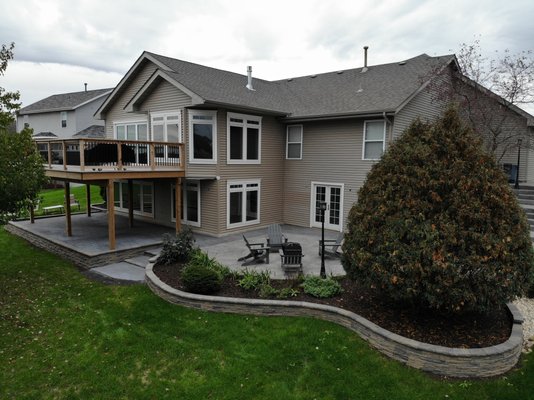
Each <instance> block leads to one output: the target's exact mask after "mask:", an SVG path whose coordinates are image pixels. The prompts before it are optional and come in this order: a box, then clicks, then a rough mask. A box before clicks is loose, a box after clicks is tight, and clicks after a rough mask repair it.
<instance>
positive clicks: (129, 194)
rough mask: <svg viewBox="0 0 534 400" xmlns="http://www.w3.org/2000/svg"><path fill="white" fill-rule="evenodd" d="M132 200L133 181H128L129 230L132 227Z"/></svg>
mask: <svg viewBox="0 0 534 400" xmlns="http://www.w3.org/2000/svg"><path fill="white" fill-rule="evenodd" d="M133 200H134V196H133V181H132V180H131V179H128V224H129V226H130V228H133V225H134V212H133V211H134V210H133Z"/></svg>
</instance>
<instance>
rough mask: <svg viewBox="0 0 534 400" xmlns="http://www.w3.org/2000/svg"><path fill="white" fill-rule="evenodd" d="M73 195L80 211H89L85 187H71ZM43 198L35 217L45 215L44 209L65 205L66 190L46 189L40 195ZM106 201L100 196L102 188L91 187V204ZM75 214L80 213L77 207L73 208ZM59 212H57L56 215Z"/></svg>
mask: <svg viewBox="0 0 534 400" xmlns="http://www.w3.org/2000/svg"><path fill="white" fill-rule="evenodd" d="M70 192H71V194H73V195H74V197H75V198H76V200H78V201H79V202H80V210H81V211H85V210H86V209H87V197H86V196H85V185H83V186H71V188H70ZM39 197H40V198H41V204H40V206H39V209H38V210H37V211H36V212H35V215H44V211H43V208H44V207H49V206H56V205H63V204H64V203H65V189H63V188H61V189H45V190H43V191H42V192H41V193H39ZM103 201H104V200H103V199H102V197H101V196H100V187H99V186H94V185H92V186H91V203H92V204H98V203H102V202H103ZM72 211H73V212H76V211H78V208H77V207H74V208H72ZM57 213H59V211H57V212H56V214H57Z"/></svg>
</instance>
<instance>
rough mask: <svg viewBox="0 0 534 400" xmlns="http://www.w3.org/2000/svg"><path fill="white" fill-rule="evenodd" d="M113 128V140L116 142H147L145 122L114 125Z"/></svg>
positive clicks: (146, 125)
mask: <svg viewBox="0 0 534 400" xmlns="http://www.w3.org/2000/svg"><path fill="white" fill-rule="evenodd" d="M114 127H115V139H117V140H141V141H146V140H148V130H147V127H148V124H147V123H146V121H142V122H124V123H116V124H114Z"/></svg>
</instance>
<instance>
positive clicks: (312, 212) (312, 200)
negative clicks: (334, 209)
mask: <svg viewBox="0 0 534 400" xmlns="http://www.w3.org/2000/svg"><path fill="white" fill-rule="evenodd" d="M316 186H336V187H340V188H341V198H340V202H339V232H342V231H343V214H344V211H343V210H344V209H343V207H344V205H343V202H344V199H345V184H344V183H337V182H315V181H312V182H311V194H310V228H313V227H321V225H317V223H316V222H315V187H316ZM325 229H327V228H325Z"/></svg>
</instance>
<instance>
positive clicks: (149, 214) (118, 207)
mask: <svg viewBox="0 0 534 400" xmlns="http://www.w3.org/2000/svg"><path fill="white" fill-rule="evenodd" d="M115 182H116V183H119V204H120V205H119V206H115V208H116V209H117V210H119V211H126V212H127V211H128V209H127V208H125V207H122V184H123V183H126V184H127V183H128V181H124V180H118V181H115ZM133 184H134V185H135V184H138V185H141V188H142V187H143V185H145V186H152V196H151V202H152V212H151V213H147V212H144V211H137V210H133V212H134V214H135V215H141V216H143V217H150V218H154V183H153V182H144V181H133ZM141 190H142V189H141ZM140 195H141V199H143V197H144V196H143V193H142V192H140ZM115 201H117V199H115ZM141 207H142V205H141Z"/></svg>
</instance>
